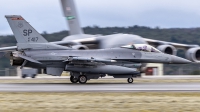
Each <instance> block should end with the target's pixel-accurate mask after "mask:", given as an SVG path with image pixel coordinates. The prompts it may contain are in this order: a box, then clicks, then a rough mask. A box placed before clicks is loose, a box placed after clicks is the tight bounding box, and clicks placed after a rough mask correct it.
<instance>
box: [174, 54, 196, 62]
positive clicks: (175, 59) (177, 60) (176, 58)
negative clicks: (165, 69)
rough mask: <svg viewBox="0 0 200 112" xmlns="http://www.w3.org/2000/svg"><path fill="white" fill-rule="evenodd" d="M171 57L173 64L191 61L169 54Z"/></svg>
mask: <svg viewBox="0 0 200 112" xmlns="http://www.w3.org/2000/svg"><path fill="white" fill-rule="evenodd" d="M171 57H172V58H171V59H172V61H171V62H172V63H174V64H188V63H192V62H191V61H189V60H187V59H184V58H181V57H178V56H173V55H172V56H171Z"/></svg>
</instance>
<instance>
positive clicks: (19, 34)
mask: <svg viewBox="0 0 200 112" xmlns="http://www.w3.org/2000/svg"><path fill="white" fill-rule="evenodd" d="M5 17H6V19H7V20H8V23H9V25H10V27H11V29H12V31H13V33H14V36H15V38H16V40H17V43H48V41H47V40H46V39H45V38H44V37H43V36H42V35H40V34H39V33H38V32H37V31H36V30H35V29H34V28H33V27H32V26H31V25H30V24H29V23H28V22H27V21H26V20H24V18H22V17H21V16H19V15H6V16H5Z"/></svg>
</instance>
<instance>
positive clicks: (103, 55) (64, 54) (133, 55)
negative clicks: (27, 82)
mask: <svg viewBox="0 0 200 112" xmlns="http://www.w3.org/2000/svg"><path fill="white" fill-rule="evenodd" d="M24 53H25V54H26V55H27V56H29V57H31V58H33V59H35V60H38V61H42V62H43V61H61V62H62V61H63V60H67V59H68V58H69V57H84V58H94V59H105V60H116V61H117V62H120V61H127V62H132V63H171V56H170V55H168V54H164V53H152V52H144V51H138V50H133V49H124V48H112V49H102V50H36V51H34V50H33V51H25V52H24Z"/></svg>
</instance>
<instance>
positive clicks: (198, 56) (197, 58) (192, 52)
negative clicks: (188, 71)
mask: <svg viewBox="0 0 200 112" xmlns="http://www.w3.org/2000/svg"><path fill="white" fill-rule="evenodd" d="M185 56H186V58H187V59H188V60H190V61H193V62H200V47H198V48H191V49H189V50H187V52H186V54H185Z"/></svg>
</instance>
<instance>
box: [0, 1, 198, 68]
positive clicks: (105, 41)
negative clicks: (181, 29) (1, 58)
mask: <svg viewBox="0 0 200 112" xmlns="http://www.w3.org/2000/svg"><path fill="white" fill-rule="evenodd" d="M60 1H61V6H62V10H63V14H64V16H65V17H66V20H67V23H68V26H69V32H70V35H69V36H67V37H65V38H63V40H62V41H57V42H52V43H53V44H58V45H63V46H71V47H72V48H73V49H77V50H87V49H108V48H115V47H120V46H124V45H127V44H129V43H134V44H149V45H152V46H154V47H155V48H157V49H159V50H160V51H161V52H163V53H166V54H171V55H176V54H177V49H183V50H185V51H186V52H185V56H186V58H187V59H188V60H190V61H193V62H197V63H199V62H200V47H199V45H190V44H181V43H173V42H166V41H160V40H153V39H148V38H143V37H141V36H139V35H133V34H122V33H119V34H111V35H102V36H100V35H90V34H84V32H83V30H82V29H81V25H80V21H79V17H78V13H77V11H76V7H75V4H74V0H60ZM55 38H56V37H55ZM16 49H17V46H10V47H2V48H0V52H10V51H15V50H16ZM145 66H146V64H145V63H142V66H141V67H140V68H139V69H140V71H141V72H145V70H146V67H145Z"/></svg>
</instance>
